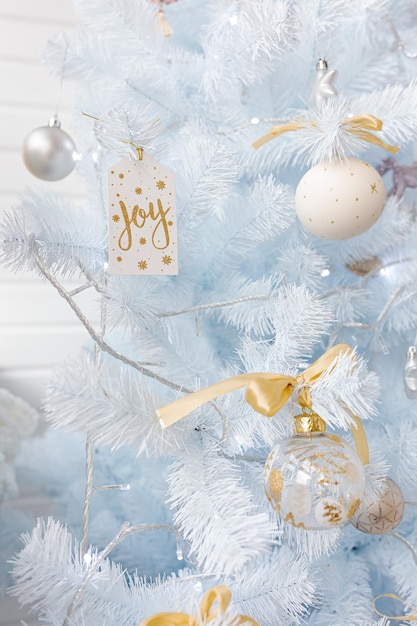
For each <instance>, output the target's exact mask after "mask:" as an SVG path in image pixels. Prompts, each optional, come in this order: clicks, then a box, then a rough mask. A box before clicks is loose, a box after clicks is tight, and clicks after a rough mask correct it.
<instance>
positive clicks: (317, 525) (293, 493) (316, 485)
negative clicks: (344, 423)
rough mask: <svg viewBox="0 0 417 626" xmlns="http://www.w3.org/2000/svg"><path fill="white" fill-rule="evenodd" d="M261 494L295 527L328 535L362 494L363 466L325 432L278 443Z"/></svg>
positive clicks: (343, 444)
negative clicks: (263, 490) (325, 532)
mask: <svg viewBox="0 0 417 626" xmlns="http://www.w3.org/2000/svg"><path fill="white" fill-rule="evenodd" d="M264 478H265V492H266V495H267V497H268V500H269V501H270V503H271V505H272V507H273V508H274V509H275V510H276V511H277V513H278V515H279V516H280V517H281V518H282V519H283V520H284V521H287V522H290V523H291V524H293V526H295V527H297V528H303V529H304V530H329V529H332V528H335V527H337V526H341V525H343V524H346V523H347V522H349V520H350V519H351V518H352V516H353V515H354V514H355V512H356V511H357V510H358V508H359V506H360V503H361V499H362V496H363V494H364V490H365V473H364V469H363V465H362V463H361V461H360V459H359V457H358V455H357V454H356V452H355V450H354V449H353V448H352V446H351V445H349V443H347V441H345V440H344V439H341V438H340V437H338V436H337V435H334V434H329V433H309V434H302V435H300V434H297V435H294V436H293V437H290V438H288V439H283V440H282V441H280V442H279V443H278V444H277V445H276V446H275V447H274V448H273V450H272V452H271V454H270V455H269V457H268V459H267V461H266V465H265V474H264Z"/></svg>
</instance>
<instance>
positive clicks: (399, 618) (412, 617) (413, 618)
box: [373, 593, 417, 622]
mask: <svg viewBox="0 0 417 626" xmlns="http://www.w3.org/2000/svg"><path fill="white" fill-rule="evenodd" d="M381 598H391V599H392V600H398V602H401V604H403V605H404V606H407V603H406V602H404V600H403V599H402V598H400V596H397V595H395V593H383V594H381V595H380V596H377V597H376V598H374V601H373V605H374V611H375V613H378V615H380V616H381V617H385V618H388V619H393V620H395V621H396V622H403V621H405V622H417V612H416V611H413V613H410V614H409V615H386V614H385V613H382V612H381V611H378V609H377V608H376V602H377V600H380V599H381Z"/></svg>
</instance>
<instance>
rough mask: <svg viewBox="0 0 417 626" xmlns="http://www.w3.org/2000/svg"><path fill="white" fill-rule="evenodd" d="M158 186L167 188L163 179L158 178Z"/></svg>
mask: <svg viewBox="0 0 417 626" xmlns="http://www.w3.org/2000/svg"><path fill="white" fill-rule="evenodd" d="M156 186H157V188H158V189H165V183H164V181H163V180H158V181H157V182H156Z"/></svg>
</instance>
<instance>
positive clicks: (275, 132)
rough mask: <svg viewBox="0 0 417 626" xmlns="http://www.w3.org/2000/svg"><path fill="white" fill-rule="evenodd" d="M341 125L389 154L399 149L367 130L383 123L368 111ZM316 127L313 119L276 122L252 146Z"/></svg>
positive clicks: (380, 127)
mask: <svg viewBox="0 0 417 626" xmlns="http://www.w3.org/2000/svg"><path fill="white" fill-rule="evenodd" d="M341 125H342V126H344V127H345V128H346V130H347V131H348V132H349V133H351V134H352V135H356V136H357V137H359V138H360V139H362V140H363V141H367V142H368V143H372V144H374V145H375V146H379V147H380V148H384V150H388V152H391V154H397V152H398V151H399V150H400V146H389V145H388V144H386V143H384V142H383V141H382V140H381V139H380V138H379V137H376V136H375V135H373V134H372V133H369V132H368V131H369V130H382V126H383V123H382V121H381V120H380V119H379V118H377V117H375V115H369V114H368V113H364V114H363V115H355V116H353V117H347V118H346V119H344V120H343V121H342V123H341ZM311 126H312V127H314V128H317V127H318V123H317V122H315V121H313V120H293V121H292V122H287V123H286V124H278V125H277V126H273V127H272V128H271V130H270V131H269V133H267V134H266V135H263V137H260V138H259V139H257V140H256V141H255V142H254V143H253V144H252V147H253V148H255V150H257V149H258V148H260V147H261V146H263V145H265V144H266V143H268V141H271V139H274V138H275V137H279V135H282V134H283V133H287V132H288V131H293V130H294V131H296V130H301V129H303V128H309V127H311Z"/></svg>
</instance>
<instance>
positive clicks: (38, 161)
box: [22, 117, 78, 181]
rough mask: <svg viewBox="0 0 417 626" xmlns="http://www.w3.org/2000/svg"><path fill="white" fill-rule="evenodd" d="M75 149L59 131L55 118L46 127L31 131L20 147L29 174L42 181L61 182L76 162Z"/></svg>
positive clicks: (59, 126)
mask: <svg viewBox="0 0 417 626" xmlns="http://www.w3.org/2000/svg"><path fill="white" fill-rule="evenodd" d="M77 156H78V155H77V148H76V147H75V143H74V142H73V140H72V139H71V137H70V136H69V135H68V134H67V133H66V132H65V131H63V130H62V129H61V122H60V121H59V119H58V118H57V117H53V118H51V119H50V120H49V124H48V126H40V127H39V128H35V130H32V131H31V132H30V133H29V134H28V135H27V136H26V137H25V140H24V142H23V146H22V157H23V162H24V164H25V165H26V167H27V169H28V170H29V172H30V173H31V174H33V175H34V176H36V177H37V178H41V179H42V180H49V181H52V180H61V178H65V176H68V174H70V173H71V172H72V170H73V169H74V167H75V164H76V162H77Z"/></svg>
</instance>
